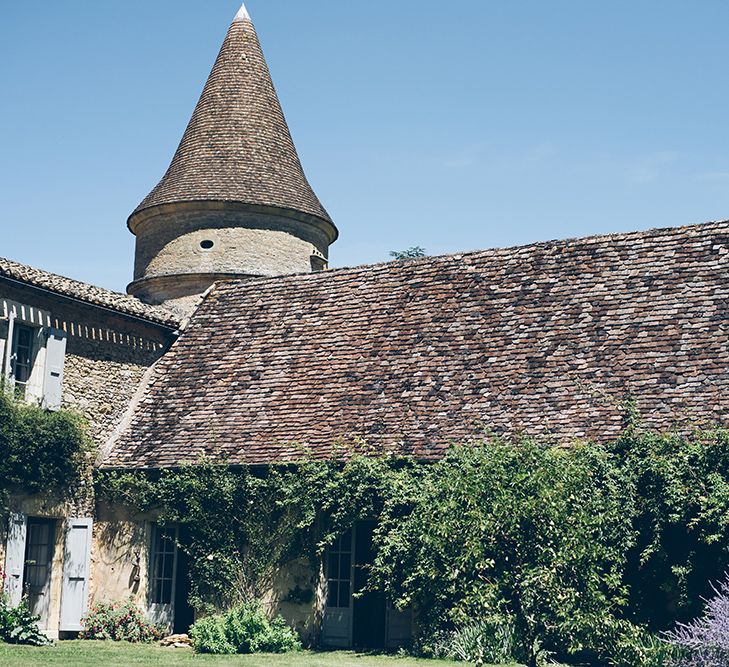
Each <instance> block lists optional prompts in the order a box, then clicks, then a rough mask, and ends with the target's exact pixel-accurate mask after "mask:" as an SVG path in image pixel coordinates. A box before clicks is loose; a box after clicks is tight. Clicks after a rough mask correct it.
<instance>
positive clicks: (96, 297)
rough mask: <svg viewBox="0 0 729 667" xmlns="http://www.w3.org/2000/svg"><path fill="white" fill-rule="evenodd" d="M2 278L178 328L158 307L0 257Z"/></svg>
mask: <svg viewBox="0 0 729 667" xmlns="http://www.w3.org/2000/svg"><path fill="white" fill-rule="evenodd" d="M3 277H4V278H9V279H11V280H14V281H17V282H21V283H24V284H26V285H30V286H32V287H36V288H40V289H43V290H48V291H50V292H55V293H56V294H60V295H62V296H67V297H71V298H72V299H77V300H79V301H85V302H86V303H88V304H91V305H94V306H101V307H102V308H107V309H110V310H114V311H117V312H118V313H121V314H123V315H131V316H133V317H138V318H142V319H145V320H148V321H149V322H153V323H156V324H162V325H164V326H166V327H168V328H173V329H176V328H178V327H179V326H180V318H179V317H178V316H177V315H176V314H174V313H172V312H170V311H169V310H167V309H165V308H163V307H161V306H150V305H147V304H146V303H142V302H141V301H140V300H139V299H136V298H134V297H133V296H128V295H127V294H122V293H120V292H112V291H111V290H107V289H104V288H103V287H96V286H94V285H89V284H87V283H82V282H80V281H78V280H73V279H72V278H65V277H64V276H59V275H57V274H55V273H49V272H48V271H41V270H40V269H36V268H34V267H32V266H27V265H26V264H20V263H18V262H14V261H12V260H10V259H5V258H4V257H0V278H3Z"/></svg>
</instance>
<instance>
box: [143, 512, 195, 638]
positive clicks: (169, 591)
mask: <svg viewBox="0 0 729 667" xmlns="http://www.w3.org/2000/svg"><path fill="white" fill-rule="evenodd" d="M186 543H187V531H186V528H185V526H175V525H166V526H161V525H159V524H153V525H152V534H151V540H150V555H149V556H150V557H149V566H150V569H149V604H148V616H149V617H150V619H152V620H153V621H154V622H156V623H161V624H162V625H164V626H165V627H166V628H167V631H168V632H174V633H180V634H183V633H187V631H188V630H189V629H190V626H191V625H192V623H193V621H194V610H193V609H192V607H191V606H190V603H189V602H188V598H189V596H190V575H189V558H188V555H187V553H185V550H184V548H182V549H181V548H180V545H185V544H186Z"/></svg>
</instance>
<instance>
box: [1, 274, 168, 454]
mask: <svg viewBox="0 0 729 667" xmlns="http://www.w3.org/2000/svg"><path fill="white" fill-rule="evenodd" d="M0 296H3V297H6V298H9V299H12V300H13V301H17V302H19V303H23V304H29V305H31V306H34V307H37V308H41V309H43V310H45V311H47V312H48V313H50V320H51V326H53V327H55V328H58V329H63V330H64V331H65V332H66V333H67V335H68V338H67V343H66V358H65V367H64V378H63V394H62V397H63V404H64V406H65V407H69V408H72V409H74V410H76V411H78V412H79V413H81V414H82V415H83V416H84V417H85V418H86V419H87V421H88V424H89V434H90V435H91V437H92V438H93V440H94V442H95V443H96V444H97V446H100V445H101V444H103V443H104V442H105V440H106V439H107V438H108V436H109V435H110V434H111V432H112V431H113V429H114V427H115V426H116V424H117V423H118V422H119V420H120V419H121V416H122V415H123V413H124V411H125V410H126V408H127V406H128V405H129V401H130V400H131V398H132V396H133V395H134V393H135V391H136V390H137V387H138V386H139V383H140V381H141V379H142V376H143V375H144V373H145V371H146V370H147V369H148V368H149V367H150V366H151V365H152V364H153V363H154V362H155V361H157V359H159V358H160V357H161V356H162V354H164V352H165V351H166V350H167V349H168V347H169V346H170V345H171V343H172V340H173V332H171V331H170V330H168V329H165V328H163V327H160V326H156V325H154V324H152V323H148V322H145V321H143V320H139V319H135V318H132V317H128V316H125V315H121V314H118V313H115V312H113V311H109V310H105V309H102V308H98V307H96V306H91V305H87V304H84V303H79V302H76V301H73V300H71V299H67V298H65V297H61V296H56V295H53V294H51V293H47V292H43V291H40V290H36V289H34V288H32V287H22V286H18V285H15V284H10V283H5V282H4V281H2V280H0Z"/></svg>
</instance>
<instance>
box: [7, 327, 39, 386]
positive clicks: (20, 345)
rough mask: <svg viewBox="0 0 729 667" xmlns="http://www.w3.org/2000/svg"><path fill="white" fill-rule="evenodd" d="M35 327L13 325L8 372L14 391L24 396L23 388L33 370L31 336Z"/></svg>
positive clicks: (32, 336) (33, 334)
mask: <svg viewBox="0 0 729 667" xmlns="http://www.w3.org/2000/svg"><path fill="white" fill-rule="evenodd" d="M34 336H35V329H33V328H32V327H27V326H25V325H23V324H16V325H15V326H14V327H13V353H12V356H11V357H10V374H11V377H12V378H13V382H14V383H15V391H16V393H17V394H18V395H19V396H20V397H22V398H25V388H26V385H27V384H28V380H30V373H31V371H32V370H33V338H34Z"/></svg>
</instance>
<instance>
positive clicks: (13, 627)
mask: <svg viewBox="0 0 729 667" xmlns="http://www.w3.org/2000/svg"><path fill="white" fill-rule="evenodd" d="M38 620H39V617H38V616H33V614H31V612H30V609H28V606H27V605H26V603H25V601H22V602H21V603H20V604H19V605H18V606H17V607H11V606H10V604H9V603H8V599H7V597H6V596H5V595H4V594H0V641H2V642H5V643H7V644H29V645H31V646H46V645H47V644H51V643H52V642H51V640H50V639H48V637H46V636H45V635H44V634H43V633H42V632H41V631H40V629H39V628H38Z"/></svg>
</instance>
